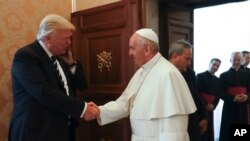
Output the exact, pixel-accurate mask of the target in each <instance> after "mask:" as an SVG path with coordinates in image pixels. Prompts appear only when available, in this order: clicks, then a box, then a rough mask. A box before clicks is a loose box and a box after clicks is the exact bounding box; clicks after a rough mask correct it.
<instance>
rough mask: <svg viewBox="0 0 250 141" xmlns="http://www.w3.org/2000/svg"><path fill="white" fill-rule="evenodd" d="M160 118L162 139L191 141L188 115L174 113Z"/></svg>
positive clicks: (163, 140)
mask: <svg viewBox="0 0 250 141" xmlns="http://www.w3.org/2000/svg"><path fill="white" fill-rule="evenodd" d="M159 120H160V122H159V124H160V125H159V127H160V130H159V131H160V135H159V137H160V141H189V136H188V132H187V125H188V115H174V116H171V117H167V118H162V119H159Z"/></svg>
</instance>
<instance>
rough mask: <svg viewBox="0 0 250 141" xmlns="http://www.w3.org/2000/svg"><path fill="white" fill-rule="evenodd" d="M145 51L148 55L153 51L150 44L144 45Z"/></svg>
mask: <svg viewBox="0 0 250 141" xmlns="http://www.w3.org/2000/svg"><path fill="white" fill-rule="evenodd" d="M144 51H145V54H146V55H148V54H150V52H151V51H152V48H151V47H150V46H149V44H145V45H144Z"/></svg>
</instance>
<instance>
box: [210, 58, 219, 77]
mask: <svg viewBox="0 0 250 141" xmlns="http://www.w3.org/2000/svg"><path fill="white" fill-rule="evenodd" d="M220 64H221V62H219V61H216V60H213V61H212V62H211V63H210V64H209V67H208V71H209V72H210V73H212V74H214V73H215V72H217V71H218V69H219V67H220Z"/></svg>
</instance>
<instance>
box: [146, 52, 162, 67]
mask: <svg viewBox="0 0 250 141" xmlns="http://www.w3.org/2000/svg"><path fill="white" fill-rule="evenodd" d="M160 57H161V54H160V53H159V52H158V53H157V54H155V56H154V57H153V58H152V59H150V60H149V61H148V62H147V63H145V64H144V65H142V68H143V70H144V71H146V70H148V69H150V68H151V67H153V65H154V64H155V63H156V62H157V61H158V60H159V58H160Z"/></svg>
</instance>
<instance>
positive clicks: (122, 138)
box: [71, 0, 142, 141]
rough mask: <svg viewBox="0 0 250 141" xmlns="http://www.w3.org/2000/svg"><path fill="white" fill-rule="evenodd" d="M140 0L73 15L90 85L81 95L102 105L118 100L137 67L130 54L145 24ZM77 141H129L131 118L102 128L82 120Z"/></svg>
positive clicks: (80, 57)
mask: <svg viewBox="0 0 250 141" xmlns="http://www.w3.org/2000/svg"><path fill="white" fill-rule="evenodd" d="M139 5H140V6H141V2H140V1H138V0H124V1H119V2H116V3H112V4H108V5H104V6H100V7H96V8H92V9H88V10H83V11H79V12H75V13H73V14H72V15H71V19H72V22H73V24H74V25H75V26H76V28H77V31H76V33H75V34H74V35H73V38H72V45H73V47H72V50H73V55H74V57H75V58H76V59H77V60H80V61H81V63H82V65H83V66H84V73H85V75H86V77H87V80H88V88H87V90H85V91H84V92H78V94H77V95H78V97H79V98H83V99H85V100H86V101H93V102H95V103H96V104H98V105H102V104H105V103H106V102H109V101H111V100H116V99H117V98H118V97H119V96H120V95H121V94H122V92H123V90H124V89H125V88H126V86H127V84H128V82H129V80H130V78H131V77H132V75H133V73H134V71H135V70H136V69H135V67H134V65H133V62H132V58H130V57H129V55H128V52H129V39H130V36H131V35H132V33H133V32H134V31H135V30H137V29H138V28H140V27H141V25H142V24H141V23H142V22H141V20H140V19H141V18H140V17H142V16H141V15H140V12H139V10H140V9H141V8H139ZM76 137H77V141H83V140H86V141H129V140H130V138H131V131H130V125H129V120H128V118H126V119H122V120H119V121H117V122H114V123H111V124H108V125H105V126H102V127H100V126H99V125H98V124H97V122H96V121H95V120H94V121H91V122H86V121H83V120H81V121H80V126H79V127H78V128H77V131H76Z"/></svg>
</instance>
